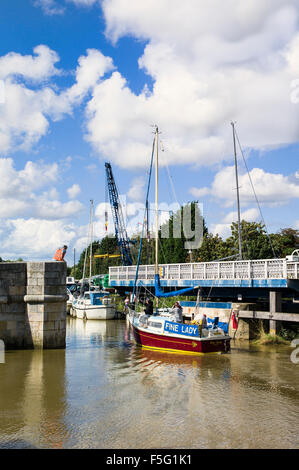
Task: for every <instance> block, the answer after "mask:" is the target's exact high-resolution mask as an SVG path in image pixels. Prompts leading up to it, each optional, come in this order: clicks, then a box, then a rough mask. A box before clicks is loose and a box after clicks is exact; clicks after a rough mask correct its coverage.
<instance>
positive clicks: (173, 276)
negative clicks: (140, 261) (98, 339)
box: [109, 259, 299, 290]
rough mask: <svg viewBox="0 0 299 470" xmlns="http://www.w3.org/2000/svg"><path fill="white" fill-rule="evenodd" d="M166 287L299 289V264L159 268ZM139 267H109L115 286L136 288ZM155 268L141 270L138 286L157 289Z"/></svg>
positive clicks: (270, 262) (279, 261)
mask: <svg viewBox="0 0 299 470" xmlns="http://www.w3.org/2000/svg"><path fill="white" fill-rule="evenodd" d="M159 272H160V279H161V286H162V287H188V286H190V287H192V286H194V287H196V286H198V285H200V286H201V287H226V288H227V287H245V288H248V287H253V288H292V289H294V290H297V289H298V290H299V262H290V261H286V260H285V259H267V260H250V261H221V262H211V263H185V264H161V265H159ZM135 275H136V266H125V267H123V266H115V267H110V268H109V284H110V285H111V286H112V287H132V286H133V285H134V282H135ZM154 277H155V266H154V265H142V266H140V267H139V273H138V282H137V285H144V286H147V287H153V286H154Z"/></svg>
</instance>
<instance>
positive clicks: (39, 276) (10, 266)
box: [0, 261, 67, 349]
mask: <svg viewBox="0 0 299 470" xmlns="http://www.w3.org/2000/svg"><path fill="white" fill-rule="evenodd" d="M66 300H67V293H66V263H64V262H57V261H56V262H52V261H49V262H28V263H25V262H17V263H0V339H2V340H3V341H4V343H5V348H6V349H35V348H36V349H49V348H64V347H65V336H66Z"/></svg>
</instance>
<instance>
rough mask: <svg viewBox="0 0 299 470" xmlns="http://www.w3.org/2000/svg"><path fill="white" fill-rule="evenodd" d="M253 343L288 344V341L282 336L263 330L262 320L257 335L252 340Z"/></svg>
mask: <svg viewBox="0 0 299 470" xmlns="http://www.w3.org/2000/svg"><path fill="white" fill-rule="evenodd" d="M253 344H262V345H269V344H290V342H289V341H287V340H286V339H284V338H283V337H282V336H279V335H275V334H274V335H273V334H271V333H266V332H265V330H264V325H263V322H260V326H259V331H258V336H257V339H256V340H254V341H253Z"/></svg>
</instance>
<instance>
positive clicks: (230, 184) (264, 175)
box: [190, 166, 299, 206]
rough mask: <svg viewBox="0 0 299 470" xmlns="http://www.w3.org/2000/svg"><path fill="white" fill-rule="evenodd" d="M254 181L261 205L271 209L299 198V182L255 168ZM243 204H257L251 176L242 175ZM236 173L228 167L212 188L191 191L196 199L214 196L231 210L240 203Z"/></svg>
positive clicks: (253, 171) (222, 171)
mask: <svg viewBox="0 0 299 470" xmlns="http://www.w3.org/2000/svg"><path fill="white" fill-rule="evenodd" d="M250 177H251V180H252V183H253V186H254V188H255V192H256V195H257V198H258V200H259V202H260V203H263V204H267V205H270V206H274V205H283V204H287V203H288V202H289V201H290V200H291V199H294V198H299V181H296V180H295V181H292V178H291V177H288V176H284V175H282V174H280V173H269V172H266V171H264V170H262V169H261V168H253V169H252V170H251V171H250ZM239 186H240V200H241V203H242V204H250V203H251V202H253V201H254V200H255V197H254V193H253V190H252V187H251V184H250V180H249V177H248V174H247V173H243V174H240V175H239ZM235 188H236V183H235V169H234V167H233V166H228V167H226V168H223V169H222V170H220V171H219V172H218V173H217V174H216V175H215V178H214V181H213V183H212V185H211V187H210V188H207V187H205V188H191V190H190V192H191V194H192V195H193V196H194V197H202V196H205V195H210V196H212V197H213V198H216V199H218V200H222V201H224V203H225V205H226V206H231V205H233V204H234V203H235V201H236V189H235Z"/></svg>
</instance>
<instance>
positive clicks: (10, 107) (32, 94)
mask: <svg viewBox="0 0 299 470" xmlns="http://www.w3.org/2000/svg"><path fill="white" fill-rule="evenodd" d="M58 60H59V57H58V55H57V53H56V52H55V51H52V50H51V49H49V48H48V47H47V46H43V45H40V46H37V47H36V48H35V49H34V55H32V56H29V55H26V56H22V55H20V54H16V53H10V54H7V55H5V56H3V57H0V77H2V80H3V84H4V92H5V100H4V102H2V103H0V154H3V155H6V154H8V153H9V152H10V151H15V150H19V149H21V150H26V151H28V150H30V149H31V148H32V147H33V146H34V145H35V144H36V143H37V142H38V141H39V140H40V139H41V138H42V137H43V136H45V135H46V134H47V132H48V129H49V125H50V120H52V121H59V120H61V119H62V118H63V117H65V116H66V115H71V114H72V113H73V109H74V107H75V106H77V105H79V104H80V103H81V102H82V100H83V99H84V98H85V97H86V95H87V94H88V93H89V91H90V90H91V89H92V88H93V87H94V86H95V85H96V84H97V83H98V82H99V81H100V79H101V78H102V77H103V76H104V74H105V73H107V72H109V71H110V70H112V69H113V63H112V59H111V58H109V57H105V56H104V55H103V54H102V53H101V52H100V51H97V50H95V49H89V50H88V51H87V53H86V55H84V56H80V57H79V59H78V66H77V68H76V72H75V83H74V84H73V85H72V86H71V87H69V88H67V89H66V90H62V91H61V92H59V91H57V90H56V89H54V84H53V83H48V82H47V80H51V78H52V77H53V75H57V74H59V73H60V71H59V70H58V69H57V68H56V67H55V63H56V62H57V61H58ZM22 80H23V81H22ZM28 80H29V81H32V80H33V81H35V82H36V85H37V86H35V87H34V88H30V86H29V85H28V83H27V82H28Z"/></svg>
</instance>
